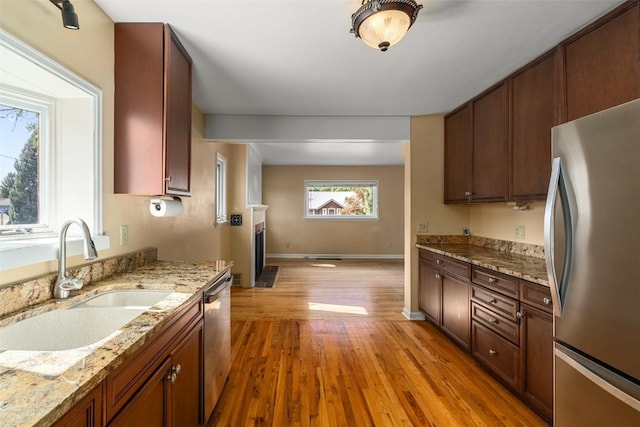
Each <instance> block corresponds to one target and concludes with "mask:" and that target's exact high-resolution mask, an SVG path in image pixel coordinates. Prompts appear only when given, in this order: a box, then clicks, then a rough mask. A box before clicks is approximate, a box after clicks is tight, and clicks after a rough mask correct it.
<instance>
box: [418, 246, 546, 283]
mask: <svg viewBox="0 0 640 427" xmlns="http://www.w3.org/2000/svg"><path fill="white" fill-rule="evenodd" d="M416 247H417V248H419V249H424V250H427V251H430V252H435V253H438V254H442V255H446V256H449V257H452V258H455V259H458V260H460V261H465V262H468V263H470V264H473V265H478V266H480V267H484V268H488V269H490V270H493V271H497V272H500V273H504V274H508V275H510V276H514V277H518V278H520V279H524V280H528V281H530V282H534V283H538V284H540V285H544V286H549V280H548V278H547V267H546V264H545V260H544V259H542V258H537V257H532V256H526V255H520V254H514V253H509V252H504V251H500V250H497V249H491V248H485V247H482V246H476V245H471V244H464V243H462V244H457V243H453V244H446V243H445V244H417V245H416Z"/></svg>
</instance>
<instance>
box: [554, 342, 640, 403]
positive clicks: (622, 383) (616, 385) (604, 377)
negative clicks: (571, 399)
mask: <svg viewBox="0 0 640 427" xmlns="http://www.w3.org/2000/svg"><path fill="white" fill-rule="evenodd" d="M554 354H555V356H556V357H557V358H559V359H562V361H563V362H565V363H566V364H568V365H569V366H571V367H572V368H573V369H575V370H576V371H577V372H579V373H580V374H581V375H583V376H584V377H585V378H587V379H588V380H590V381H591V382H593V383H594V384H595V385H597V386H598V387H600V388H601V389H602V390H604V391H605V392H607V393H608V394H610V395H611V396H613V397H615V398H616V399H618V400H620V401H621V402H623V403H624V404H626V405H627V406H629V407H631V408H633V409H635V410H636V411H638V412H640V400H638V399H640V388H639V387H638V386H637V385H635V384H633V383H631V382H630V381H628V380H626V379H624V378H622V377H620V376H619V375H617V374H615V373H613V372H611V371H608V370H606V369H605V368H603V367H601V366H599V365H597V364H595V363H594V362H592V361H590V360H589V359H586V358H584V357H582V356H581V355H579V354H578V353H576V352H574V351H571V350H569V349H568V348H565V349H562V348H558V347H556V348H555V349H554ZM623 388H624V389H626V390H629V391H630V392H631V393H633V394H635V395H636V396H633V395H632V394H630V393H627V392H625V391H624V390H623Z"/></svg>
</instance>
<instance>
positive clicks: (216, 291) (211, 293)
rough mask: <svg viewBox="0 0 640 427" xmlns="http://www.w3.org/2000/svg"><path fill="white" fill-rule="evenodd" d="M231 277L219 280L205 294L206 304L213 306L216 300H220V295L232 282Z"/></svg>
mask: <svg viewBox="0 0 640 427" xmlns="http://www.w3.org/2000/svg"><path fill="white" fill-rule="evenodd" d="M231 279H232V277H231V275H230V274H229V275H228V276H227V277H225V278H222V279H220V280H218V281H217V282H216V283H215V284H214V285H213V286H211V287H210V288H209V289H208V290H207V291H206V292H205V293H204V303H205V304H211V303H212V302H214V301H215V300H217V299H218V295H220V294H221V293H222V292H223V291H224V289H225V288H226V287H227V283H229V282H231Z"/></svg>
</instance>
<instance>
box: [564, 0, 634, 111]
mask: <svg viewBox="0 0 640 427" xmlns="http://www.w3.org/2000/svg"><path fill="white" fill-rule="evenodd" d="M559 50H560V53H559V56H560V59H559V62H560V65H561V67H560V68H561V73H560V79H561V82H562V83H563V84H562V85H561V89H562V90H561V93H560V94H561V102H562V104H561V107H562V109H561V113H562V121H563V122H564V121H571V120H574V119H578V118H580V117H584V116H586V115H589V114H592V113H595V112H597V111H601V110H604V109H606V108H609V107H613V106H616V105H619V104H622V103H625V102H627V101H631V100H633V99H636V98H638V97H640V68H639V67H640V65H639V60H640V58H639V55H640V54H639V52H640V12H639V5H638V2H637V1H634V2H627V3H625V4H623V5H622V6H621V7H619V8H617V9H616V10H614V11H613V12H611V13H610V14H608V15H606V16H604V17H603V18H601V19H599V20H598V21H596V22H594V23H593V24H592V25H590V26H588V27H586V28H585V29H584V30H582V31H579V32H578V33H577V34H575V35H573V36H571V37H570V38H568V39H567V40H566V41H564V42H562V43H561V44H560V47H559Z"/></svg>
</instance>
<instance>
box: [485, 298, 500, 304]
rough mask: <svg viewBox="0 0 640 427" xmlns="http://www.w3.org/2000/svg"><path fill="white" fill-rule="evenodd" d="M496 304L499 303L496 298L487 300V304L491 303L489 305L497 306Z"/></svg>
mask: <svg viewBox="0 0 640 427" xmlns="http://www.w3.org/2000/svg"><path fill="white" fill-rule="evenodd" d="M496 302H498V300H497V299H495V298H489V299H488V300H487V303H489V304H495V303H496Z"/></svg>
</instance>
